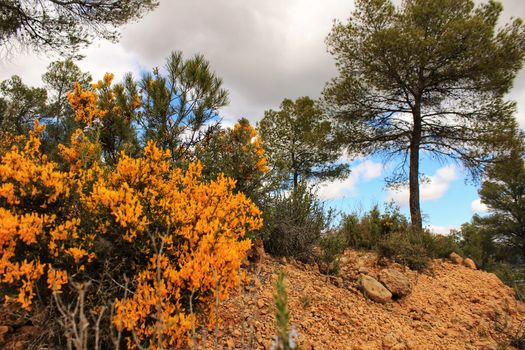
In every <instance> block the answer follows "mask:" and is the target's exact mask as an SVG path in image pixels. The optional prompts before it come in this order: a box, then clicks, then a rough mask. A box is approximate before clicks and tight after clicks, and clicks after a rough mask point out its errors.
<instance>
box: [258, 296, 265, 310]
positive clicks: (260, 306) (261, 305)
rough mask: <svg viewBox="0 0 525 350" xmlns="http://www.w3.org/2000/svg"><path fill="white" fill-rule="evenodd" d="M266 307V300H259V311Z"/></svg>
mask: <svg viewBox="0 0 525 350" xmlns="http://www.w3.org/2000/svg"><path fill="white" fill-rule="evenodd" d="M264 305H265V303H264V299H263V298H259V299H258V300H257V307H258V308H259V309H262V308H263V307H264Z"/></svg>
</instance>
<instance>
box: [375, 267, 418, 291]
mask: <svg viewBox="0 0 525 350" xmlns="http://www.w3.org/2000/svg"><path fill="white" fill-rule="evenodd" d="M379 281H380V282H381V283H383V284H384V286H385V287H386V289H388V290H389V291H390V292H391V293H392V295H393V296H395V297H397V298H402V297H404V296H407V295H408V294H410V292H411V291H412V285H411V283H410V281H409V280H408V278H407V277H406V276H405V275H403V274H402V273H401V272H399V271H397V270H393V269H384V270H381V272H380V273H379Z"/></svg>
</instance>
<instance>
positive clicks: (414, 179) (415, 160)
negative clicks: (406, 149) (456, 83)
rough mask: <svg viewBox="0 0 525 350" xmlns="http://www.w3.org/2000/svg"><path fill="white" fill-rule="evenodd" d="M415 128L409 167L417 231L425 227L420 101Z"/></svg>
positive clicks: (412, 204)
mask: <svg viewBox="0 0 525 350" xmlns="http://www.w3.org/2000/svg"><path fill="white" fill-rule="evenodd" d="M413 117H414V128H413V130H412V138H411V140H410V169H409V175H408V178H409V179H408V180H409V185H408V186H409V187H408V189H409V205H410V220H411V221H412V227H413V228H414V229H415V230H416V231H420V230H421V229H422V228H423V223H422V220H421V207H420V203H419V146H420V144H421V110H420V105H419V103H416V105H415V106H414V109H413Z"/></svg>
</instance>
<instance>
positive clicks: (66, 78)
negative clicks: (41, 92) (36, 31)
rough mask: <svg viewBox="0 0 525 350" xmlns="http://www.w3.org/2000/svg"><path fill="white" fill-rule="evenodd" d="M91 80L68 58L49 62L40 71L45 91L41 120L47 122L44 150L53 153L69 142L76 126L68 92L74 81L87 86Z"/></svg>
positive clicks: (84, 86) (89, 76)
mask: <svg viewBox="0 0 525 350" xmlns="http://www.w3.org/2000/svg"><path fill="white" fill-rule="evenodd" d="M91 80H92V79H91V75H90V74H89V73H85V72H82V71H81V70H80V68H79V67H78V66H77V65H76V64H75V63H74V62H73V60H71V59H66V60H63V61H55V62H52V63H51V64H49V66H48V67H47V71H46V73H44V74H43V75H42V81H43V82H44V84H45V88H46V90H47V95H48V100H47V107H46V112H45V119H44V120H42V122H44V123H45V124H46V130H45V135H44V140H43V147H44V152H45V153H46V154H51V155H52V156H54V154H52V153H53V152H54V151H55V150H56V149H57V147H56V146H57V145H58V144H60V143H62V144H68V143H69V138H70V136H71V134H72V133H73V131H75V130H76V129H77V128H78V127H79V125H78V123H77V122H76V120H75V113H74V111H73V109H72V108H71V105H70V104H69V101H68V100H67V95H68V93H69V92H70V91H72V90H73V85H74V84H75V83H79V84H80V85H81V86H82V88H84V89H87V88H88V87H89V85H90V83H91Z"/></svg>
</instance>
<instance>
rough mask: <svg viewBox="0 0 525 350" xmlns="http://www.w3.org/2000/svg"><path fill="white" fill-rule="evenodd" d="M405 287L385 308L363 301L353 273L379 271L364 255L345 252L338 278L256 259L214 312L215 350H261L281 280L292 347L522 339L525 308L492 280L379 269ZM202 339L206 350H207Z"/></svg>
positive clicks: (439, 265) (492, 343) (489, 344)
mask: <svg viewBox="0 0 525 350" xmlns="http://www.w3.org/2000/svg"><path fill="white" fill-rule="evenodd" d="M386 265H388V267H389V268H394V269H396V270H398V271H401V272H403V273H404V274H405V276H407V277H408V278H409V279H410V281H411V282H412V285H413V290H412V293H411V294H410V295H408V296H407V297H405V298H403V299H401V300H397V301H392V302H389V303H386V304H379V303H375V302H373V301H371V300H368V299H366V298H365V297H364V296H363V294H362V293H361V291H359V289H358V287H357V278H358V276H359V271H361V272H363V271H365V272H366V273H368V274H369V275H370V276H372V277H375V276H377V274H378V272H379V271H380V270H381V269H383V268H385V266H379V265H378V260H377V257H376V256H375V255H374V254H371V253H364V252H356V251H347V252H346V253H345V255H344V256H343V258H342V268H341V273H340V276H341V277H327V276H325V275H322V274H320V273H319V271H318V269H317V268H316V267H315V266H311V265H304V264H301V263H297V262H291V263H284V264H282V261H281V263H279V262H277V261H276V260H274V259H271V258H268V257H264V258H263V259H262V260H261V261H260V262H259V263H258V264H257V265H256V266H255V268H254V271H252V272H251V273H250V274H249V279H250V282H249V283H247V284H245V285H244V286H243V287H241V288H239V291H237V292H236V293H234V295H232V296H231V298H230V299H229V300H228V301H227V302H225V303H224V304H223V305H221V307H220V314H221V317H222V319H223V322H222V324H221V329H222V332H221V333H220V339H219V344H220V346H219V348H225V349H268V348H269V346H270V343H271V339H272V337H273V335H274V334H276V329H275V325H274V323H275V322H274V314H275V307H274V302H273V293H274V290H275V282H276V279H277V274H278V271H279V270H280V269H282V270H283V271H284V272H285V274H286V287H287V292H288V301H289V310H290V313H291V324H292V325H294V327H295V328H296V329H297V331H298V332H299V345H300V346H301V348H302V349H303V350H311V349H391V350H402V349H409V350H413V349H486V350H489V349H494V350H496V349H513V347H512V346H508V347H504V345H503V344H504V343H505V342H506V341H508V340H509V335H511V334H516V333H517V332H521V334H523V332H525V328H524V327H523V324H522V323H521V322H525V304H524V303H522V302H519V301H517V300H516V298H515V297H514V291H513V290H512V289H511V288H509V287H507V286H505V285H504V284H503V283H502V282H501V281H500V280H499V279H498V278H497V277H496V276H495V275H494V274H492V273H488V272H484V271H478V270H472V269H469V268H467V267H464V266H459V265H454V264H452V263H450V262H447V261H441V260H435V261H433V262H432V263H431V267H430V269H429V270H428V271H426V272H424V273H417V272H414V271H410V270H409V269H407V268H404V267H402V266H400V265H398V264H393V263H386ZM211 340H212V339H211V337H210V336H208V345H207V346H206V348H212V349H213V345H212V343H211Z"/></svg>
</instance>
